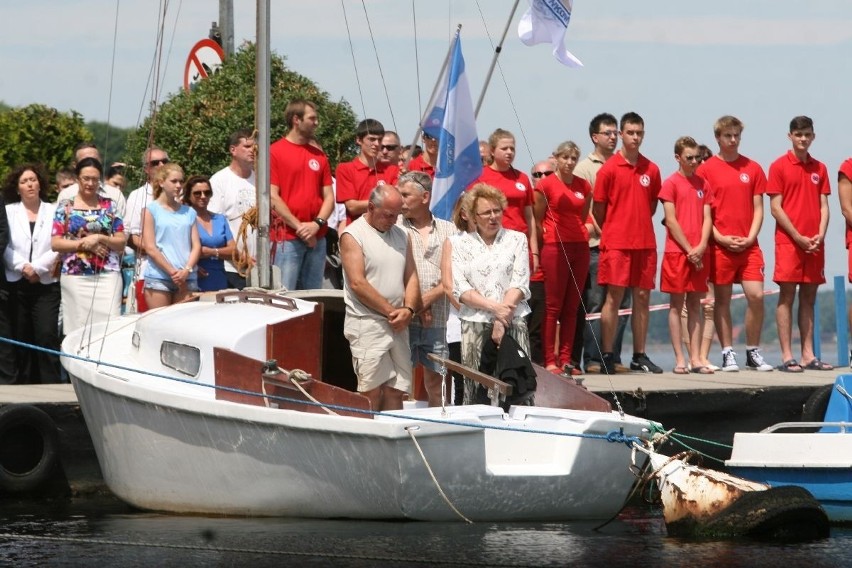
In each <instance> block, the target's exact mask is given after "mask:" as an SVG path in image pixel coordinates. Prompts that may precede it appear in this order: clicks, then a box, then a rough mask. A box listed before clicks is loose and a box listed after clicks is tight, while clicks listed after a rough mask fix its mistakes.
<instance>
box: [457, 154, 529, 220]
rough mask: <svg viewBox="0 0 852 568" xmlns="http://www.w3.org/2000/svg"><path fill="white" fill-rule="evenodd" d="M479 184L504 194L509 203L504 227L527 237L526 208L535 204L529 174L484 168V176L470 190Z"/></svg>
mask: <svg viewBox="0 0 852 568" xmlns="http://www.w3.org/2000/svg"><path fill="white" fill-rule="evenodd" d="M478 183H485V184H488V185H490V186H492V187H496V188H497V189H499V190H500V191H502V192H503V195H505V196H506V200H507V201H508V206H507V207H506V211H504V212H503V227H504V228H506V229H511V230H513V231H519V232H521V233H523V234H525V235H526V234H527V220H526V218H525V217H524V208H526V207H527V206H529V207H532V206H533V203H535V195H534V194H533V190H532V184H531V183H530V178H529V177H527V174H525V173H523V172H520V171H518V170H516V169H514V168H509V169H508V170H506V171H505V172H498V171H497V170H495V169H494V168H491V167H486V168H482V175H480V176H479V177H478V178H477V179H476V181H474V182H473V183H472V184H470V186H468V189H470V188H471V187H473V186H474V185H476V184H478Z"/></svg>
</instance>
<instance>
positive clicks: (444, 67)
mask: <svg viewBox="0 0 852 568" xmlns="http://www.w3.org/2000/svg"><path fill="white" fill-rule="evenodd" d="M461 29H462V25H461V24H459V25H458V27H457V28H456V35H455V37H454V38H453V41H451V42H450V48H449V49H448V50H447V56H446V57H445V58H444V64H443V65H441V71H440V72H439V73H438V80H437V81H435V86H434V87H433V88H432V94H431V95H429V98H428V99H427V100H428V101H429V103H431V102H432V99H433V98H435V93H437V92H438V87H440V85H441V77H443V76H444V72H445V71H446V70H447V65H449V64H450V55H452V53H453V46H454V45H455V43H456V41H458V39H459V34H460V33H461ZM429 103H427V104H429ZM428 112H429V109H428V108H427V109H426V111H425V112H424V113H423V116H421V117H420V121H418V123H417V131H416V132H415V133H414V140H412V141H411V146H410V148H411V150H409V151H408V157H407V158H406V159H405V169H406V170H407V169H408V162H410V161H411V155H412V154H413V153H414V147H415V146H417V139H418V138H420V133H421V132H423V126H421V124H422V123H423V121H424V120H426V115H427V114H428Z"/></svg>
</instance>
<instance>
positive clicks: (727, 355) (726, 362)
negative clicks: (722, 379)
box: [722, 349, 740, 373]
mask: <svg viewBox="0 0 852 568" xmlns="http://www.w3.org/2000/svg"><path fill="white" fill-rule="evenodd" d="M722 370H723V371H725V372H727V373H735V372H737V371H739V370H740V366H739V365H737V354H736V353H734V351H733V349H732V350H730V351H723V352H722Z"/></svg>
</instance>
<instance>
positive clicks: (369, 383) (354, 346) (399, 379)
mask: <svg viewBox="0 0 852 568" xmlns="http://www.w3.org/2000/svg"><path fill="white" fill-rule="evenodd" d="M343 335H344V336H345V337H346V339H347V340H349V348H350V350H351V351H352V366H353V367H354V369H355V375H356V376H357V377H358V392H366V391H371V390H373V389H377V388H379V387H380V386H383V385H384V386H389V387H392V388H395V389H396V390H398V391H402V392H404V393H411V351H410V350H409V347H408V329H405V330H403V331H399V332H394V330H393V328H392V327H391V326H390V324H389V323H388V322H387V321H386V320H380V319H377V318H370V317H356V316H350V315H348V314H347V316H346V319H345V320H344V324H343Z"/></svg>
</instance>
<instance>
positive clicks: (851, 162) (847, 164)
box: [838, 158, 852, 248]
mask: <svg viewBox="0 0 852 568" xmlns="http://www.w3.org/2000/svg"><path fill="white" fill-rule="evenodd" d="M838 174H843V175H845V176H846V177H847V178H849V180H850V181H852V158H847V159H846V160H844V162H843V163H842V164H840V170H839V171H838ZM850 244H852V227H849V223H846V248H849V245H850Z"/></svg>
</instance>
